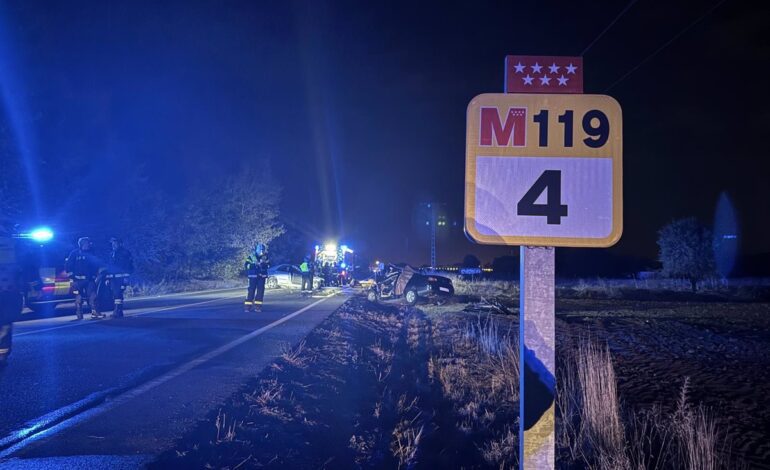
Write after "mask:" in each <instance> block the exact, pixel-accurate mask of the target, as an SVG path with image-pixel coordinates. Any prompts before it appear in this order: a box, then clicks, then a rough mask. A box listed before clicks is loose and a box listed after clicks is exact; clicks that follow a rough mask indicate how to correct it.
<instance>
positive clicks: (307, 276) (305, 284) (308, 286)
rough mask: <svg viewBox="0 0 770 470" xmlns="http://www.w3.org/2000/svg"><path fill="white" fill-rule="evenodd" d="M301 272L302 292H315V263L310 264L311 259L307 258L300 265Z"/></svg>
mask: <svg viewBox="0 0 770 470" xmlns="http://www.w3.org/2000/svg"><path fill="white" fill-rule="evenodd" d="M299 270H300V272H301V273H302V289H301V290H302V292H303V293H304V292H312V290H313V263H311V262H310V257H309V256H305V260H304V261H302V264H300V265H299Z"/></svg>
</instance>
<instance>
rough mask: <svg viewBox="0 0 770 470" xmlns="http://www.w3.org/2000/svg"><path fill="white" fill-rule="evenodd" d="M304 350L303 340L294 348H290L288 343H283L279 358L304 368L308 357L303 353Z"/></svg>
mask: <svg viewBox="0 0 770 470" xmlns="http://www.w3.org/2000/svg"><path fill="white" fill-rule="evenodd" d="M304 351H305V340H302V341H301V342H300V343H299V344H298V345H297V347H296V348H291V347H290V346H288V344H285V345H284V346H283V347H282V348H281V358H282V359H283V360H284V361H285V362H286V363H287V364H291V365H292V366H294V367H297V368H299V369H304V368H305V367H306V366H307V364H308V362H309V361H310V359H309V357H308V356H307V355H306V354H303V353H304Z"/></svg>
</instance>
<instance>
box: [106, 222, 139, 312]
mask: <svg viewBox="0 0 770 470" xmlns="http://www.w3.org/2000/svg"><path fill="white" fill-rule="evenodd" d="M110 245H112V253H111V254H110V266H109V268H108V271H107V280H108V282H109V284H110V291H111V292H112V298H113V299H114V300H115V309H114V310H113V312H112V318H123V291H125V289H126V280H127V279H128V276H129V275H130V274H132V273H133V272H134V257H133V256H131V252H130V251H128V250H127V249H126V248H124V247H123V241H122V240H121V239H120V238H117V237H112V238H110Z"/></svg>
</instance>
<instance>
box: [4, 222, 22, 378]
mask: <svg viewBox="0 0 770 470" xmlns="http://www.w3.org/2000/svg"><path fill="white" fill-rule="evenodd" d="M22 305H23V297H22V293H21V271H20V269H19V265H18V264H17V262H16V247H15V244H14V240H13V237H12V234H11V231H10V230H9V229H8V227H5V224H2V226H0V367H2V366H4V365H5V364H6V363H7V361H8V356H10V354H11V335H12V334H13V322H14V320H17V319H18V317H19V315H21V309H22Z"/></svg>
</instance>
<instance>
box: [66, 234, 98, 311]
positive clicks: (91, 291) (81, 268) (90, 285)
mask: <svg viewBox="0 0 770 470" xmlns="http://www.w3.org/2000/svg"><path fill="white" fill-rule="evenodd" d="M91 247H92V244H91V239H90V238H88V237H81V238H79V239H78V248H77V249H76V250H72V252H71V253H70V255H69V256H68V257H67V260H66V261H65V264H64V266H65V267H64V269H65V270H66V271H67V272H68V273H70V277H71V278H72V280H73V281H74V289H73V292H74V293H75V314H76V315H77V317H78V320H82V319H83V295H84V294H85V295H86V296H87V298H88V305H90V306H91V319H92V320H93V319H97V318H104V316H105V315H104V314H103V313H101V312H100V311H99V305H98V302H97V301H96V276H97V275H98V274H99V268H100V266H99V265H100V263H99V261H98V259H97V258H96V256H95V255H94V254H93V252H92V251H91Z"/></svg>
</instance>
